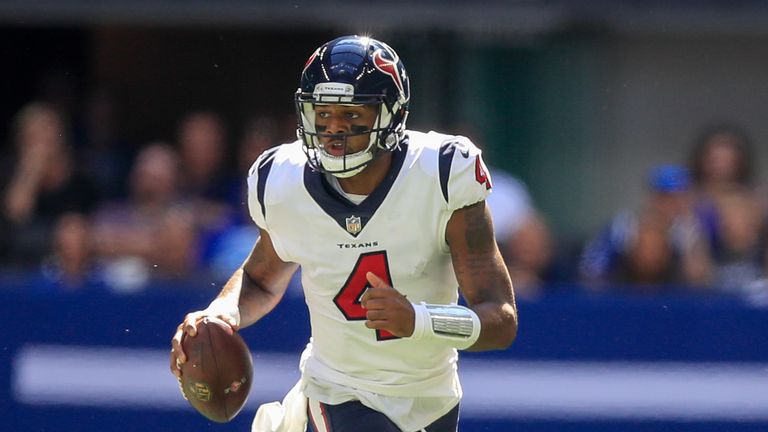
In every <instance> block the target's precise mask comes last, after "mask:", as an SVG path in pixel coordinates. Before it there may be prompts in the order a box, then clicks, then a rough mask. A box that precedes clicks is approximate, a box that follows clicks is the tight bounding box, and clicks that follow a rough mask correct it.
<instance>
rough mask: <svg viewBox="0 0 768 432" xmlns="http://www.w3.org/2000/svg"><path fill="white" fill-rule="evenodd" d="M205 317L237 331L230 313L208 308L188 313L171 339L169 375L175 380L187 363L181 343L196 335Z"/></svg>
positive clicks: (236, 319)
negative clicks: (220, 321) (217, 319)
mask: <svg viewBox="0 0 768 432" xmlns="http://www.w3.org/2000/svg"><path fill="white" fill-rule="evenodd" d="M205 317H215V318H219V319H221V320H222V321H224V322H226V323H227V324H229V325H230V327H232V330H233V331H236V330H237V329H238V318H239V317H237V316H233V314H231V313H227V312H225V311H223V310H221V309H220V308H215V307H214V308H212V307H211V306H209V307H208V308H206V309H203V310H200V311H196V312H190V313H188V314H187V315H186V316H185V317H184V321H183V322H182V323H181V324H179V326H178V327H176V333H175V334H174V335H173V338H172V339H171V358H170V361H171V365H170V366H171V373H172V374H174V375H175V376H176V377H177V378H179V377H181V365H183V364H184V363H186V362H187V355H186V353H185V352H184V349H183V348H182V345H181V342H182V340H184V337H185V336H186V335H189V336H190V337H195V336H196V335H197V325H198V323H200V321H202V320H203V318H205Z"/></svg>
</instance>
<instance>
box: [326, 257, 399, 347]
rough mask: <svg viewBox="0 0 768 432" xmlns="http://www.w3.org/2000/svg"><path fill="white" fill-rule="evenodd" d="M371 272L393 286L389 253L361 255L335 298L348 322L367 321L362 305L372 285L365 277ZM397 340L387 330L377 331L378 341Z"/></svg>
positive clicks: (337, 305)
mask: <svg viewBox="0 0 768 432" xmlns="http://www.w3.org/2000/svg"><path fill="white" fill-rule="evenodd" d="M368 272H371V273H373V274H375V275H376V276H378V277H380V278H381V279H383V280H384V282H386V283H387V285H389V286H392V278H391V277H390V275H389V263H388V262H387V253H386V252H385V251H378V252H369V253H364V254H360V257H358V258H357V263H355V268H354V269H352V273H350V275H349V277H348V278H347V281H346V282H345V283H344V286H342V287H341V289H340V290H339V293H338V294H336V297H334V298H333V303H335V304H336V307H337V308H339V310H340V311H341V313H342V314H344V318H346V319H347V321H361V320H365V319H366V317H365V308H363V305H362V304H360V299H361V298H362V297H363V294H364V293H365V290H367V289H368V288H369V287H370V286H371V285H370V284H369V283H368V279H366V277H365V275H366V274H367V273H368ZM389 339H397V336H395V335H393V334H392V333H390V332H388V331H386V330H376V340H380V341H381V340H389Z"/></svg>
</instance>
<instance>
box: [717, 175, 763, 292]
mask: <svg viewBox="0 0 768 432" xmlns="http://www.w3.org/2000/svg"><path fill="white" fill-rule="evenodd" d="M719 228H720V229H719V234H718V240H719V245H718V246H719V247H718V249H717V255H716V256H715V263H716V264H715V278H714V284H715V287H716V289H718V290H722V291H725V292H730V293H735V294H750V295H751V293H750V292H749V291H751V290H752V286H753V284H754V283H755V282H757V281H759V280H761V279H763V278H765V276H766V272H765V270H766V264H768V261H766V258H767V257H766V252H765V244H764V240H763V239H764V234H765V219H764V217H763V213H762V211H761V208H760V206H759V204H758V203H757V201H756V200H755V199H754V196H753V195H752V194H751V193H749V192H747V191H746V190H744V191H741V192H735V193H731V194H729V195H727V196H723V197H721V198H720V199H719Z"/></svg>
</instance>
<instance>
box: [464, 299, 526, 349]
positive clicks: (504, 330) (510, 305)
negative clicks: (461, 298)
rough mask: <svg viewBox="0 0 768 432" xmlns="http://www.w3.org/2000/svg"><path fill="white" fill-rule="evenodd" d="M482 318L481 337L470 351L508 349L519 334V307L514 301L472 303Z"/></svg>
mask: <svg viewBox="0 0 768 432" xmlns="http://www.w3.org/2000/svg"><path fill="white" fill-rule="evenodd" d="M471 309H472V310H473V311H474V312H475V313H476V314H477V316H478V317H479V318H480V323H481V327H480V337H479V338H478V339H477V342H475V343H474V344H473V345H472V346H471V347H469V348H468V349H467V350H468V351H488V350H499V349H507V348H508V347H509V346H510V345H512V342H514V340H515V337H516V336H517V308H516V307H515V304H514V301H512V302H504V303H495V302H485V303H477V304H474V305H472V307H471Z"/></svg>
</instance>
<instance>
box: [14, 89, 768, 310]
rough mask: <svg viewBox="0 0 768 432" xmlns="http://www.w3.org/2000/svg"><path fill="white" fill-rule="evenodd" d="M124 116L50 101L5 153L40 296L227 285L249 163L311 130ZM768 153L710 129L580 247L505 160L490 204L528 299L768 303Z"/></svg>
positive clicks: (246, 228) (24, 262)
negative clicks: (760, 174)
mask: <svg viewBox="0 0 768 432" xmlns="http://www.w3.org/2000/svg"><path fill="white" fill-rule="evenodd" d="M74 119H78V120H74ZM116 121H117V119H115V116H114V107H113V106H112V102H111V100H110V99H109V97H108V96H106V95H98V96H96V97H93V98H92V99H91V100H90V101H89V103H88V104H86V107H85V108H84V109H83V112H82V113H72V112H70V111H69V110H67V109H65V108H63V107H61V106H59V105H57V104H55V103H49V102H43V101H36V102H31V103H29V104H27V105H25V106H24V107H22V108H21V109H20V110H19V111H18V113H17V114H16V115H15V116H14V118H13V121H12V124H11V125H10V128H9V129H10V134H9V143H8V145H6V148H7V149H8V151H6V152H4V154H3V158H2V160H0V164H2V170H0V193H1V195H0V209H1V211H0V267H1V268H2V269H3V273H4V274H15V273H20V274H34V275H36V278H35V279H34V282H31V283H30V284H29V285H30V289H33V290H38V291H80V290H93V289H108V290H111V291H121V292H132V291H140V290H143V289H146V288H147V287H148V286H150V285H151V284H150V282H151V281H156V280H191V279H192V280H197V281H204V282H206V283H207V282H210V283H213V284H220V283H221V282H222V281H224V280H225V279H226V277H228V275H229V274H231V272H232V270H233V269H234V268H236V267H237V266H238V265H239V264H240V263H241V262H242V261H243V260H244V258H245V256H246V255H247V253H248V252H249V250H250V248H251V246H252V244H253V242H254V241H255V239H256V238H257V237H258V235H259V233H258V228H257V227H256V226H255V225H254V224H253V223H252V222H251V221H250V217H249V215H248V209H247V205H246V202H247V200H246V193H247V191H246V189H245V178H246V175H247V171H248V169H249V167H250V165H251V164H252V163H253V161H254V160H255V159H256V157H257V156H258V155H259V154H260V153H261V152H263V151H264V150H266V149H268V148H269V147H271V146H273V145H276V144H279V143H282V142H288V141H292V140H293V139H295V138H294V137H295V131H294V130H293V128H292V125H291V122H290V121H287V120H285V119H280V118H273V117H268V116H255V117H254V118H252V119H250V120H248V121H247V122H245V124H244V125H243V126H242V127H241V128H239V130H235V131H233V130H231V129H230V128H228V126H227V124H226V122H225V121H224V119H223V118H222V117H221V116H220V115H219V114H217V113H216V112H211V111H196V112H191V113H187V114H185V115H181V116H180V118H179V120H178V124H177V128H176V134H175V137H174V139H173V140H169V141H168V142H166V141H152V142H147V143H141V144H140V145H135V146H131V145H127V144H126V143H124V142H122V139H121V137H120V133H119V132H118V130H119V128H118V127H117V125H116ZM470 138H472V139H473V140H474V141H476V142H478V145H481V146H482V142H481V139H479V137H475V136H471V135H470ZM753 151H754V147H753V146H752V144H751V143H750V140H749V137H748V136H747V134H746V133H745V132H744V131H742V130H740V129H738V128H737V127H735V126H731V125H716V126H712V127H709V128H707V129H706V130H704V131H703V132H701V134H700V136H699V137H697V138H696V139H695V140H694V143H693V144H692V145H691V147H690V151H689V153H690V154H689V155H681V160H684V159H685V158H686V156H687V158H688V160H687V161H686V162H685V163H682V164H673V163H671V164H665V165H659V166H653V167H648V174H647V180H646V185H645V189H646V196H645V200H644V202H643V204H642V205H641V206H640V207H639V208H623V209H617V210H616V213H615V215H614V216H613V217H612V218H611V219H610V220H609V221H606V223H605V226H604V227H603V228H602V229H601V230H600V231H599V232H596V233H593V234H592V235H590V236H589V238H586V239H584V241H582V242H581V243H580V244H579V245H578V247H576V248H573V247H570V246H568V245H564V244H562V242H558V239H556V238H555V236H554V234H553V231H552V229H551V227H550V226H549V224H548V222H547V216H546V214H543V213H542V212H541V211H540V210H539V209H538V208H537V206H536V204H535V200H534V199H533V198H532V197H531V194H530V193H529V191H528V189H527V187H526V185H525V184H524V183H523V182H522V181H521V180H520V179H518V178H516V177H514V176H512V175H510V174H508V173H506V172H504V170H503V169H500V168H498V167H494V166H491V167H490V171H491V173H492V178H493V189H494V191H493V193H492V194H491V197H490V198H489V200H488V205H489V207H490V210H491V212H492V215H493V220H494V227H495V231H496V235H497V240H498V243H499V247H500V249H501V251H502V255H503V256H504V258H505V261H506V264H507V266H508V268H509V270H510V274H511V276H512V280H513V283H514V286H515V290H516V292H517V294H518V296H520V297H523V298H535V297H536V296H540V295H542V294H545V293H546V292H548V291H551V290H553V289H556V288H554V287H557V286H561V285H562V286H565V285H567V286H578V287H580V289H582V290H584V291H588V292H600V291H619V292H625V293H636V294H659V293H669V292H696V293H702V292H722V293H734V294H739V295H745V296H761V295H762V296H765V295H766V293H768V287H766V282H765V278H766V274H767V271H768V253H767V250H768V248H766V238H768V237H766V215H768V213H767V212H766V209H767V207H766V202H765V197H766V194H765V193H764V191H762V190H761V189H760V187H759V183H758V181H757V173H756V172H755V168H754V166H753V161H754V160H755V155H754V154H753ZM490 162H492V161H490Z"/></svg>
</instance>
